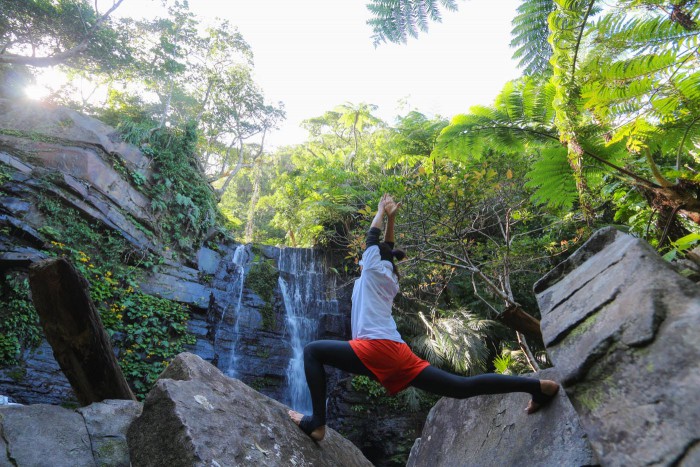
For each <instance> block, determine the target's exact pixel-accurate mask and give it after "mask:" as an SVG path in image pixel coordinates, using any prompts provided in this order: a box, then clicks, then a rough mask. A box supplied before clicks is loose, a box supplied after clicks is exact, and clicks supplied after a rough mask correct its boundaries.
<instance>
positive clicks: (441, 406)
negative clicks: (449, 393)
mask: <svg viewBox="0 0 700 467" xmlns="http://www.w3.org/2000/svg"><path fill="white" fill-rule="evenodd" d="M557 376H558V375H557V374H556V372H555V370H553V369H549V370H544V371H542V372H540V377H542V378H546V379H558V378H557ZM529 400H530V396H529V395H528V394H523V393H511V394H503V395H492V396H478V397H473V398H470V399H465V400H458V399H450V398H447V397H444V398H442V399H440V401H439V402H438V403H437V404H435V406H434V407H433V408H432V410H431V411H430V413H429V414H428V418H427V420H426V422H425V427H424V428H423V433H422V434H421V437H420V442H419V443H416V444H414V447H413V449H412V450H411V455H410V457H409V460H408V464H407V467H422V466H427V465H430V466H432V467H439V466H445V467H447V466H449V467H455V466H479V467H486V466H494V467H495V466H498V467H500V466H520V465H522V466H543V467H549V466H555V465H556V466H584V465H595V464H597V461H596V458H595V455H594V454H593V451H592V449H591V446H590V444H589V442H588V440H587V437H586V434H585V432H584V431H583V430H582V429H581V426H580V425H579V423H578V417H577V416H576V412H574V409H573V407H572V406H571V404H570V403H569V401H568V399H567V398H566V395H565V394H564V393H563V391H560V393H559V394H558V395H557V397H556V399H555V400H554V401H552V403H551V404H550V405H548V406H547V407H545V408H543V409H541V410H540V411H539V412H536V413H534V414H532V415H527V414H526V413H525V407H526V406H527V403H528V401H529Z"/></svg>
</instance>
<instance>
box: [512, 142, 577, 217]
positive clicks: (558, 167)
mask: <svg viewBox="0 0 700 467" xmlns="http://www.w3.org/2000/svg"><path fill="white" fill-rule="evenodd" d="M566 156H567V149H566V148H565V147H563V146H560V147H554V148H548V149H544V150H542V152H541V153H540V157H539V159H538V160H537V161H536V162H535V163H534V164H533V167H532V170H531V171H530V172H528V173H527V174H526V177H527V178H528V182H526V183H525V187H526V188H533V189H534V190H535V192H534V193H533V195H532V201H533V202H535V203H538V204H546V205H549V206H552V207H560V208H564V209H571V208H572V207H573V205H574V202H575V201H576V200H577V199H578V192H577V190H576V183H575V182H574V176H573V172H572V170H571V167H570V166H569V163H568V162H567V157H566Z"/></svg>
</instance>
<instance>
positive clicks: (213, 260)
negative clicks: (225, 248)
mask: <svg viewBox="0 0 700 467" xmlns="http://www.w3.org/2000/svg"><path fill="white" fill-rule="evenodd" d="M220 262H221V255H220V254H219V253H217V252H216V251H214V250H212V249H209V248H205V247H202V248H200V249H199V251H198V252H197V269H199V271H200V272H202V273H204V274H214V273H216V270H217V269H218V268H219V263H220Z"/></svg>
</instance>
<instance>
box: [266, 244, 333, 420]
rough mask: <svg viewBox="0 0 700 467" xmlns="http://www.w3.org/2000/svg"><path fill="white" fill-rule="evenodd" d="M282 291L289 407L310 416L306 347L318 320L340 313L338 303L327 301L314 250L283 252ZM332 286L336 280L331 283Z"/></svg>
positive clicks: (324, 274) (321, 266)
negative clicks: (324, 316) (287, 340)
mask: <svg viewBox="0 0 700 467" xmlns="http://www.w3.org/2000/svg"><path fill="white" fill-rule="evenodd" d="M278 269H279V271H280V275H279V288H280V293H281V294H282V297H283V300H284V307H285V324H286V334H287V337H288V339H289V345H290V347H291V349H292V356H291V358H290V360H289V364H288V366H287V389H286V397H287V398H288V405H289V406H290V407H292V408H293V409H294V410H297V411H299V412H302V413H310V412H311V395H310V394H309V389H308V387H307V385H306V377H305V375H304V346H305V345H306V344H307V343H309V342H311V341H312V340H314V339H315V338H316V335H317V330H318V320H319V318H320V316H321V315H322V314H324V313H337V310H338V304H337V301H336V300H328V299H327V297H326V290H327V287H331V288H333V287H334V286H335V284H334V283H333V284H327V283H326V281H327V278H328V274H327V272H326V268H325V266H324V262H323V258H322V257H320V255H319V254H318V253H317V252H316V251H315V250H309V249H299V248H285V249H282V250H280V256H279V264H278ZM332 280H333V282H334V281H335V279H334V278H333V279H332Z"/></svg>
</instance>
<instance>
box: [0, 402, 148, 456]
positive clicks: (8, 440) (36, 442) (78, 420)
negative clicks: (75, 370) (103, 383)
mask: <svg viewBox="0 0 700 467" xmlns="http://www.w3.org/2000/svg"><path fill="white" fill-rule="evenodd" d="M140 412H141V404H140V403H138V402H135V401H126V400H119V401H117V400H108V401H103V402H98V403H95V404H92V405H89V406H87V407H83V408H81V409H78V410H77V411H76V410H70V409H66V408H63V407H59V406H56V405H45V404H37V405H29V406H21V405H10V406H3V407H0V435H1V436H0V465H2V466H11V465H17V466H33V467H43V466H46V467H54V466H72V467H79V466H90V467H94V466H96V465H99V466H105V467H107V466H110V467H129V465H130V462H129V453H128V449H127V446H126V428H127V427H128V426H129V424H130V423H131V421H132V420H133V419H134V418H135V417H136V416H138V415H139V413H140Z"/></svg>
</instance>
